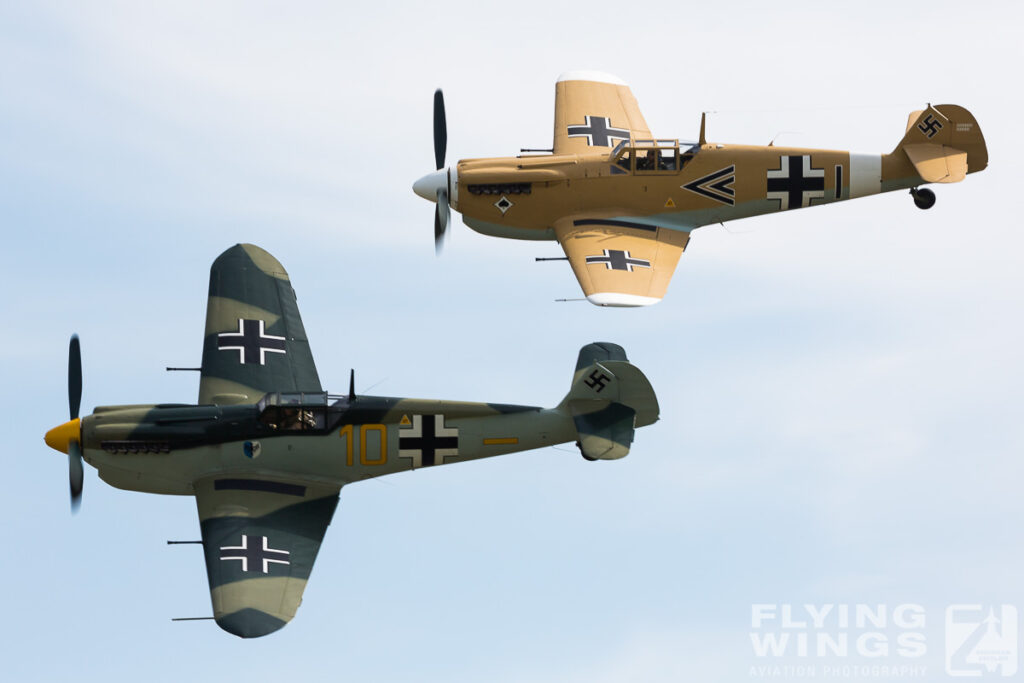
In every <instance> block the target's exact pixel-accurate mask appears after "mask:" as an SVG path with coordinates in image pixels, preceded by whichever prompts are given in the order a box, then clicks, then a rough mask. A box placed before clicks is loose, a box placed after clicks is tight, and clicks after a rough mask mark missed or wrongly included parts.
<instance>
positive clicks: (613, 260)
mask: <svg viewBox="0 0 1024 683" xmlns="http://www.w3.org/2000/svg"><path fill="white" fill-rule="evenodd" d="M603 251H604V256H588V257H587V265H588V266H590V265H593V264H595V263H603V264H604V266H605V268H607V269H608V270H628V271H629V272H630V273H632V272H633V269H634V268H650V267H651V262H650V261H645V260H644V259H642V258H633V257H632V256H630V255H629V252H628V251H620V250H618V249H604V250H603Z"/></svg>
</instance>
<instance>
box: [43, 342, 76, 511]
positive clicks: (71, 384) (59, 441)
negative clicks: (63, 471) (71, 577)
mask: <svg viewBox="0 0 1024 683" xmlns="http://www.w3.org/2000/svg"><path fill="white" fill-rule="evenodd" d="M81 406H82V348H81V345H80V344H79V342H78V335H77V334H74V335H71V344H70V346H69V347H68V410H69V412H70V414H71V419H70V420H69V421H68V422H65V423H64V424H62V425H60V426H59V427H54V428H53V429H51V430H50V431H48V432H47V433H46V445H48V446H49V447H50V448H53V449H55V450H58V451H61V452H62V453H67V454H68V482H69V484H70V488H71V511H72V512H77V511H78V507H79V505H81V502H82V479H83V476H84V473H83V471H82V445H81V444H82V424H81V420H79V419H78V411H79V409H80V408H81Z"/></svg>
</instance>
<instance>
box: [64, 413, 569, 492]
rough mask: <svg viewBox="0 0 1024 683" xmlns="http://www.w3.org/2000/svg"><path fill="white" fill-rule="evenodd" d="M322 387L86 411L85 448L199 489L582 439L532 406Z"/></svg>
mask: <svg viewBox="0 0 1024 683" xmlns="http://www.w3.org/2000/svg"><path fill="white" fill-rule="evenodd" d="M315 397H316V400H310V397H309V395H305V396H304V397H303V398H302V399H299V398H297V397H291V396H288V395H279V394H269V395H268V396H266V397H264V399H263V400H262V401H261V402H260V403H259V404H248V405H227V406H216V405H200V406H195V405H178V404H164V405H137V406H108V407H100V408H97V409H96V410H95V411H94V413H93V414H92V415H89V416H86V417H84V418H82V419H81V440H82V446H83V457H84V458H85V460H86V461H87V462H89V463H90V464H91V465H93V466H94V467H96V468H97V470H98V471H99V475H100V477H101V478H102V479H103V480H104V481H106V482H107V483H109V484H111V485H112V486H116V487H118V488H122V489H129V490H135V491H144V492H149V493H165V494H180V495H192V494H194V493H195V491H194V487H193V485H194V482H196V481H198V480H201V479H204V478H207V477H211V476H215V475H216V476H221V475H231V474H232V473H235V474H238V475H245V476H257V477H260V476H263V477H270V478H273V479H275V480H278V481H288V480H290V479H294V480H301V481H312V482H317V481H319V482H323V483H328V484H334V485H338V486H343V485H345V484H348V483H351V482H354V481H359V480H362V479H368V478H371V477H377V476H381V475H384V474H391V473H394V472H402V471H407V470H411V469H417V468H420V467H430V466H434V465H441V464H449V463H453V462H461V461H464V460H473V459H477V458H484V457H490V456H494V455H502V454H504V453H509V452H513V451H520V450H526V449H530V448H539V447H542V446H547V445H552V444H556V443H563V442H566V441H571V440H573V439H574V438H575V430H574V429H573V426H572V422H571V420H567V418H566V417H565V415H563V414H560V413H558V412H557V411H556V410H544V409H541V408H536V407H532V406H514V405H501V404H489V403H468V402H457V401H434V400H423V399H399V398H386V397H372V396H359V397H358V398H356V399H355V400H354V401H349V400H348V399H346V398H340V399H336V400H334V401H333V402H328V401H327V397H326V394H318V395H315Z"/></svg>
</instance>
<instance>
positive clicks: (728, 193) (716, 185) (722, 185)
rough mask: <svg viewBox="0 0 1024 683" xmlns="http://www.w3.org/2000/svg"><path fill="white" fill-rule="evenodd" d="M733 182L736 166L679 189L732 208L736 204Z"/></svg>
mask: <svg viewBox="0 0 1024 683" xmlns="http://www.w3.org/2000/svg"><path fill="white" fill-rule="evenodd" d="M735 182H736V166H727V167H725V168H723V169H719V170H717V171H715V172H714V173H709V174H707V175H706V176H704V177H703V178H697V179H696V180H694V181H692V182H689V183H686V184H685V185H681V186H680V187H682V188H683V189H684V190H689V191H690V192H696V193H697V194H699V195H701V196H703V197H707V198H709V199H714V200H715V201H716V202H722V203H723V204H728V205H729V206H733V205H734V204H735V203H736V189H735V188H734V187H733V186H732V185H733V183H735Z"/></svg>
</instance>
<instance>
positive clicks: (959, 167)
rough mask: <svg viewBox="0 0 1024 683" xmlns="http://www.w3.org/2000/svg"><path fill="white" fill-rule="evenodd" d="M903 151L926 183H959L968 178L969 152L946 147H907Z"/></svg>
mask: <svg viewBox="0 0 1024 683" xmlns="http://www.w3.org/2000/svg"><path fill="white" fill-rule="evenodd" d="M903 151H904V152H906V153H907V156H908V157H909V158H910V163H912V164H914V168H915V169H916V170H917V174H918V175H919V176H921V179H922V180H924V181H925V182H926V183H959V182H960V181H961V180H963V179H964V178H966V177H967V152H961V151H960V150H958V149H953V148H952V147H947V146H946V145H929V144H917V145H905V146H904V147H903Z"/></svg>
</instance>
